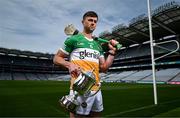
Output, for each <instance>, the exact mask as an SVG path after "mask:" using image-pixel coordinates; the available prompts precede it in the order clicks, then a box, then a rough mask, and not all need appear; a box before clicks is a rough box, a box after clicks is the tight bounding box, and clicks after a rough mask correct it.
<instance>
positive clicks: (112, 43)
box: [108, 39, 119, 54]
mask: <svg viewBox="0 0 180 118" xmlns="http://www.w3.org/2000/svg"><path fill="white" fill-rule="evenodd" d="M118 43H119V42H118V41H116V40H114V39H111V40H110V41H109V44H108V47H109V51H110V52H111V53H112V54H115V53H116V50H117V49H116V47H115V46H116V45H117V44H118Z"/></svg>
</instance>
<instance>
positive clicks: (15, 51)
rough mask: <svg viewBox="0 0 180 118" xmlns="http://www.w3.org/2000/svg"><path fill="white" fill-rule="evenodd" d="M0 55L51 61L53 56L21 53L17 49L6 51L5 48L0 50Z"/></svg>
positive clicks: (29, 52)
mask: <svg viewBox="0 0 180 118" xmlns="http://www.w3.org/2000/svg"><path fill="white" fill-rule="evenodd" d="M0 55H9V56H19V57H28V58H37V59H52V58H53V56H54V54H48V53H41V52H31V51H21V50H17V49H7V48H0Z"/></svg>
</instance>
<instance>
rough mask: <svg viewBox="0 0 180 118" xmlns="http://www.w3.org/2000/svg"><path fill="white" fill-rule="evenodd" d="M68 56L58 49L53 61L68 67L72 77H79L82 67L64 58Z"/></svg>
mask: <svg viewBox="0 0 180 118" xmlns="http://www.w3.org/2000/svg"><path fill="white" fill-rule="evenodd" d="M67 56H68V55H66V54H65V53H64V52H62V51H61V50H58V52H57V53H56V54H55V56H54V58H53V62H54V64H56V65H61V66H64V67H65V68H67V69H68V70H69V73H70V74H71V76H72V77H77V76H78V75H79V73H80V67H79V66H77V65H75V64H73V63H71V62H69V61H66V60H65V59H64V58H65V57H67Z"/></svg>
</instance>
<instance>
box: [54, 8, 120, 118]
mask: <svg viewBox="0 0 180 118" xmlns="http://www.w3.org/2000/svg"><path fill="white" fill-rule="evenodd" d="M97 21H98V15H97V14H96V13H95V12H94V11H88V12H86V13H85V14H84V15H83V20H82V24H83V27H84V28H83V31H82V33H80V34H77V35H74V36H71V37H69V38H68V39H67V40H66V41H65V42H64V47H63V48H61V49H60V50H59V51H58V52H57V54H56V55H55V56H54V60H53V61H54V63H55V64H57V65H62V66H64V67H66V68H67V69H68V70H69V73H70V75H71V85H70V89H71V90H72V86H73V82H74V80H75V79H76V78H77V77H78V75H79V74H80V73H81V70H84V71H91V70H94V71H93V74H94V75H95V79H96V84H95V85H94V86H93V87H92V88H91V91H92V92H97V93H96V94H95V95H94V96H92V97H88V98H84V97H83V96H79V97H78V98H77V100H78V102H80V103H81V105H80V106H78V108H77V110H76V114H74V113H70V117H76V116H77V117H81V116H88V117H100V113H101V112H102V111H103V101H102V94H101V90H99V89H100V78H99V71H102V72H106V71H107V70H108V68H109V67H110V66H111V65H112V62H113V60H114V55H115V53H116V48H115V45H116V44H117V43H118V42H117V41H115V40H110V43H109V44H108V47H109V55H108V56H107V58H106V59H105V58H104V56H103V50H102V47H101V46H100V44H99V43H98V42H97V41H95V40H94V39H93V35H92V34H93V31H94V30H95V29H96V25H97ZM68 56H70V58H69V59H70V60H69V61H65V59H64V58H65V57H68ZM98 90H99V91H98ZM71 92H72V91H71ZM71 92H70V94H72V93H71Z"/></svg>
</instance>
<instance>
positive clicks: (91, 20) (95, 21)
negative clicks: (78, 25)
mask: <svg viewBox="0 0 180 118" xmlns="http://www.w3.org/2000/svg"><path fill="white" fill-rule="evenodd" d="M88 21H90V22H94V23H97V20H93V19H88Z"/></svg>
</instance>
